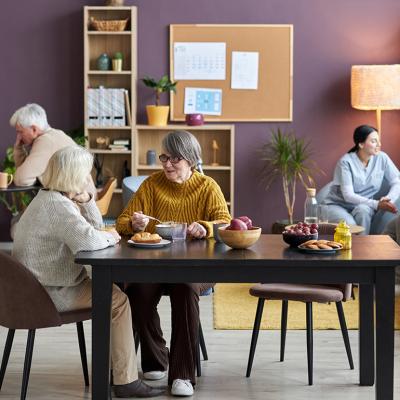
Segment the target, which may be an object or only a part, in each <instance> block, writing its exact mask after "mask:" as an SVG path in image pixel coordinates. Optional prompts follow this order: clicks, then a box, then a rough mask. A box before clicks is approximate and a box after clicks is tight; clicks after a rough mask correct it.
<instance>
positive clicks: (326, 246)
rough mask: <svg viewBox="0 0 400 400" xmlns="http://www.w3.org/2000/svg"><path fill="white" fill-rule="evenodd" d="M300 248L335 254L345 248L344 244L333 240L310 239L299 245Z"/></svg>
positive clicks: (316, 252)
mask: <svg viewBox="0 0 400 400" xmlns="http://www.w3.org/2000/svg"><path fill="white" fill-rule="evenodd" d="M298 249H300V250H301V251H304V252H305V253H312V254H333V253H336V252H337V251H340V250H342V249H343V245H342V244H340V243H338V242H334V241H333V240H324V239H320V240H308V241H307V242H304V243H302V244H301V245H299V246H298Z"/></svg>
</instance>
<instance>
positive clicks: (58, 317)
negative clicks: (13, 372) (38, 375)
mask: <svg viewBox="0 0 400 400" xmlns="http://www.w3.org/2000/svg"><path fill="white" fill-rule="evenodd" d="M91 318H92V316H91V309H90V308H86V309H80V310H73V311H67V312H58V311H57V309H56V307H55V305H54V303H53V302H52V300H51V299H50V297H49V295H48V294H47V292H46V290H45V289H44V288H43V286H42V285H41V284H40V283H39V281H38V280H37V279H36V278H35V276H34V275H33V274H32V273H31V272H30V271H29V270H28V269H27V268H25V267H24V266H23V265H22V264H21V263H19V262H18V261H17V260H16V259H15V258H13V257H12V256H10V255H8V254H6V253H4V252H2V251H0V325H1V326H4V327H6V328H8V335H7V340H6V345H5V348H4V354H3V360H2V363H1V368H0V390H1V386H2V383H3V379H4V375H5V372H6V368H7V363H8V359H9V356H10V352H11V347H12V343H13V339H14V334H15V330H16V329H27V330H28V341H27V345H26V352H25V363H24V372H23V378H22V388H21V400H24V399H25V397H26V392H27V388H28V381H29V373H30V368H31V362H32V353H33V344H34V340H35V332H36V329H39V328H50V327H54V326H61V325H64V324H69V323H72V322H74V323H76V325H77V329H78V341H79V349H80V353H81V362H82V368H83V376H84V380H85V386H89V374H88V367H87V358H86V346H85V336H84V331H83V323H82V321H86V320H89V319H91Z"/></svg>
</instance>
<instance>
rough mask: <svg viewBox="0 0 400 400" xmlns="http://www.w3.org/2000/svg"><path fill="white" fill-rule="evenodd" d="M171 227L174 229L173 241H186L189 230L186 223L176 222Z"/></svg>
mask: <svg viewBox="0 0 400 400" xmlns="http://www.w3.org/2000/svg"><path fill="white" fill-rule="evenodd" d="M171 227H172V229H171V237H172V240H173V241H176V240H185V239H186V230H187V223H186V222H176V223H174V224H172V226H171Z"/></svg>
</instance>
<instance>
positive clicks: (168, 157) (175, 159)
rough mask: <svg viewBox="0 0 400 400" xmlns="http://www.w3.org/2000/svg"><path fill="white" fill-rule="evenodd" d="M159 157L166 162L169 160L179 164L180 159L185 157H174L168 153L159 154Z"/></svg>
mask: <svg viewBox="0 0 400 400" xmlns="http://www.w3.org/2000/svg"><path fill="white" fill-rule="evenodd" d="M158 159H159V160H160V161H161V162H162V163H164V164H165V163H166V162H167V161H168V160H169V161H170V162H171V164H178V162H179V161H181V160H183V157H172V156H167V155H166V154H160V155H159V156H158Z"/></svg>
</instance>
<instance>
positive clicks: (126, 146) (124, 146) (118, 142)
mask: <svg viewBox="0 0 400 400" xmlns="http://www.w3.org/2000/svg"><path fill="white" fill-rule="evenodd" d="M108 147H109V148H110V150H130V148H131V141H130V139H115V140H113V142H112V144H110V145H109V146H108Z"/></svg>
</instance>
